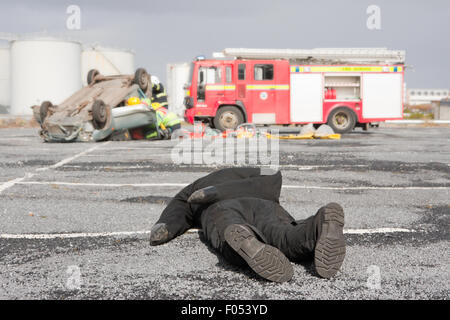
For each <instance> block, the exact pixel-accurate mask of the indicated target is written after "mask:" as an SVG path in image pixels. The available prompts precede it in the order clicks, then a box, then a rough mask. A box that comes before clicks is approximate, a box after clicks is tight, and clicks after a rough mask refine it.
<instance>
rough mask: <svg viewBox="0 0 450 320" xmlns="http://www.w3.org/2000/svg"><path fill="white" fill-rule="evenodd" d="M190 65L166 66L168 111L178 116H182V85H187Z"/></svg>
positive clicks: (174, 64) (183, 91)
mask: <svg viewBox="0 0 450 320" xmlns="http://www.w3.org/2000/svg"><path fill="white" fill-rule="evenodd" d="M190 67H191V65H190V63H187V62H185V63H169V64H167V86H166V88H167V99H168V103H169V110H170V111H172V112H175V113H176V114H178V115H179V116H183V114H184V109H185V107H184V103H183V102H184V97H185V95H186V94H185V90H184V85H185V84H187V83H188V82H189V81H190V79H189V74H190Z"/></svg>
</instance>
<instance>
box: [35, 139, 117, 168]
mask: <svg viewBox="0 0 450 320" xmlns="http://www.w3.org/2000/svg"><path fill="white" fill-rule="evenodd" d="M110 142H111V141H107V142H105V143H102V144H99V145H96V146H94V147H92V148H90V149H87V150H85V151H83V152H80V153H78V154H76V155H74V156H73V157H69V158H66V159H64V160H61V161H60V162H58V163H55V164H54V165H51V166H48V167H44V168H38V169H36V171H46V170H49V169H56V168H59V167H62V166H63V165H65V164H66V163H69V162H71V161H73V160H75V159H77V158H79V157H82V156H84V155H86V154H88V153H90V152H92V151H94V150H96V149H98V148H100V147H102V146H106V145H107V144H109V143H110Z"/></svg>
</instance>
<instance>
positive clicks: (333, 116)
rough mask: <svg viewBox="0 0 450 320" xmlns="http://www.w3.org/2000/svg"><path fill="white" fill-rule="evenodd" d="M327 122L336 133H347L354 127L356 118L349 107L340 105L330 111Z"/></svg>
mask: <svg viewBox="0 0 450 320" xmlns="http://www.w3.org/2000/svg"><path fill="white" fill-rule="evenodd" d="M327 124H328V125H329V126H330V127H331V128H332V129H333V130H334V132H336V133H347V132H350V131H352V130H353V128H354V127H355V124H356V119H355V115H354V114H353V112H352V111H351V110H350V109H349V108H345V107H340V108H336V109H334V110H333V111H332V112H331V113H330V115H329V116H328V122H327Z"/></svg>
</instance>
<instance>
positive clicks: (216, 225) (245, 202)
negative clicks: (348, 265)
mask: <svg viewBox="0 0 450 320" xmlns="http://www.w3.org/2000/svg"><path fill="white" fill-rule="evenodd" d="M281 180H282V178H281V173H280V172H279V171H278V172H277V173H275V174H267V173H266V172H264V171H263V169H259V168H228V169H223V170H219V171H216V172H213V173H211V174H209V175H207V176H205V177H203V178H200V179H198V180H196V181H195V182H194V183H192V184H190V185H188V186H187V187H185V188H184V189H183V190H181V191H180V192H179V193H178V194H177V195H176V196H175V197H174V198H173V199H172V200H171V202H170V203H169V204H168V205H167V207H166V208H165V209H164V211H163V212H162V214H161V217H160V218H159V220H158V221H157V222H156V224H155V225H154V226H153V228H152V230H151V234H150V244H151V245H159V244H163V243H166V242H168V241H170V240H171V239H173V238H175V237H177V236H178V235H180V234H183V233H184V232H186V231H187V230H188V229H190V228H201V229H202V230H203V234H204V236H205V239H207V240H208V242H209V243H210V244H211V246H212V247H213V248H214V249H216V250H217V251H218V252H219V253H220V254H222V255H223V256H224V258H225V259H226V260H227V261H229V262H230V263H232V264H237V265H241V266H243V265H247V266H249V267H250V268H251V269H252V270H253V271H255V272H256V273H257V274H258V275H259V276H261V277H263V278H265V279H267V280H269V281H275V282H284V281H288V280H290V279H291V278H292V276H293V268H292V265H291V264H290V261H293V262H299V261H307V260H313V261H314V266H315V270H316V272H317V273H318V275H319V276H321V277H324V278H330V277H332V276H334V275H335V274H336V273H337V272H338V270H339V268H340V267H341V265H342V262H343V260H344V256H345V239H344V236H343V226H344V212H343V209H342V207H341V206H340V205H339V204H337V203H330V204H328V205H326V206H323V207H322V208H320V209H319V210H318V211H317V213H316V214H315V215H313V216H311V217H309V218H307V219H305V220H295V219H294V218H293V217H292V216H291V215H290V214H289V213H288V212H287V211H286V210H285V209H284V208H283V207H282V206H281V205H280V204H279V196H280V191H281V184H282V181H281Z"/></svg>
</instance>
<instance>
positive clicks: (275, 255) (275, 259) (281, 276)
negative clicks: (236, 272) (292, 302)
mask: <svg viewBox="0 0 450 320" xmlns="http://www.w3.org/2000/svg"><path fill="white" fill-rule="evenodd" d="M225 241H226V242H227V243H228V244H229V245H230V246H231V248H233V250H235V251H236V252H237V253H238V254H239V255H240V256H241V257H242V258H244V260H245V261H246V262H247V264H248V265H249V266H250V268H251V269H252V270H253V271H255V272H256V273H257V274H258V275H259V276H261V277H263V278H264V279H267V280H269V281H274V282H285V281H289V280H290V279H292V276H293V275H294V269H293V268H292V265H291V263H290V261H289V260H288V258H286V256H285V255H284V254H283V253H282V252H281V251H280V250H278V249H277V248H275V247H272V246H270V245H267V244H265V243H263V242H261V241H259V240H258V239H257V238H256V237H255V235H254V233H253V232H252V231H250V229H248V228H247V227H245V226H242V225H239V224H233V225H230V226H228V227H227V228H226V229H225Z"/></svg>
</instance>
